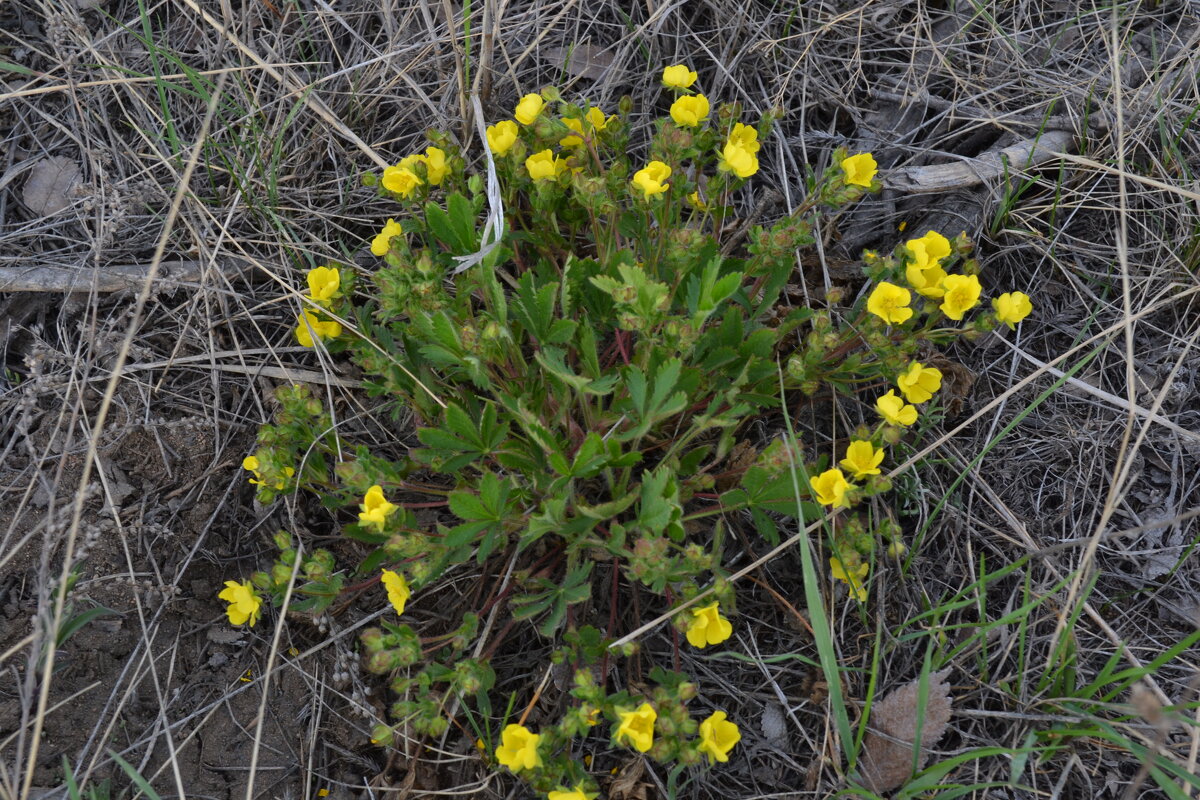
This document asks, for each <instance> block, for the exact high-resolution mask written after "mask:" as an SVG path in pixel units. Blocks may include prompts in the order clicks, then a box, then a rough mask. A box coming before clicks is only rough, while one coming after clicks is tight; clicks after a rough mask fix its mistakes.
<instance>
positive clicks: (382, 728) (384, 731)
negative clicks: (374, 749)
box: [371, 722, 392, 747]
mask: <svg viewBox="0 0 1200 800" xmlns="http://www.w3.org/2000/svg"><path fill="white" fill-rule="evenodd" d="M371 744H376V745H379V746H380V747H391V746H392V728H391V726H389V725H384V724H383V723H382V722H381V723H379V724H377V725H376V726H375V727H373V728H371Z"/></svg>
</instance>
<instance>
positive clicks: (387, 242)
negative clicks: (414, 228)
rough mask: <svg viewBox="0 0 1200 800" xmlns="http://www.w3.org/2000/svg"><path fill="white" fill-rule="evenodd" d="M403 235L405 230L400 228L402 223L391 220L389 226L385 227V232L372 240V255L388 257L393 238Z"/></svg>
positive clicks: (381, 232) (388, 222)
mask: <svg viewBox="0 0 1200 800" xmlns="http://www.w3.org/2000/svg"><path fill="white" fill-rule="evenodd" d="M402 233H404V229H403V228H401V227H400V223H399V222H396V220H394V219H389V220H388V221H387V224H386V225H384V226H383V230H381V231H380V232H379V234H378V235H377V236H376V237H375V238H374V239H372V240H371V254H372V255H376V256H386V255H387V252H388V250H391V249H392V237H393V236H399V235H400V234H402Z"/></svg>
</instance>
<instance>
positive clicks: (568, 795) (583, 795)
mask: <svg viewBox="0 0 1200 800" xmlns="http://www.w3.org/2000/svg"><path fill="white" fill-rule="evenodd" d="M599 796H600V793H599V792H588V791H585V790H584V787H583V784H582V783H577V784H575V788H574V789H570V790H568V789H563V788H562V787H559V789H558V790H557V791H553V792H550V793H549V794H547V795H546V800H596V798H597V797H599Z"/></svg>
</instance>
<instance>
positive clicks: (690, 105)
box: [671, 94, 708, 128]
mask: <svg viewBox="0 0 1200 800" xmlns="http://www.w3.org/2000/svg"><path fill="white" fill-rule="evenodd" d="M707 118H708V98H707V97H705V96H704V95H702V94H692V95H684V96H683V97H680V98H679V99H678V100H676V101H675V102H674V103H671V119H673V120H675V124H676V125H682V126H683V127H685V128H695V127H696V126H697V125H699V124H700V123H701V122H704V120H705V119H707Z"/></svg>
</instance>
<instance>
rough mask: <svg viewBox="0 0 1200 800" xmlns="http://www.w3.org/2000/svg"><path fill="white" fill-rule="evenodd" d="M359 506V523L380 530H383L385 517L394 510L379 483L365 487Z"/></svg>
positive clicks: (394, 507)
mask: <svg viewBox="0 0 1200 800" xmlns="http://www.w3.org/2000/svg"><path fill="white" fill-rule="evenodd" d="M359 508H361V509H362V511H361V512H359V515H358V521H359V523H360V524H362V525H366V526H370V527H373V528H375V529H376V530H380V531H382V530H383V525H384V523H385V522H386V521H387V518H388V517H389V516H391V515H392V514H393V513H394V512H395V511H396V506H394V505H393V504H391V503H389V502H388V501H387V500H386V499H385V498H384V496H383V487H382V486H380V485H379V484H375V485H374V486H372V487H371V488H370V489H367V493H366V494H365V495H364V496H363V501H362V503H361V504H360V505H359Z"/></svg>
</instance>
